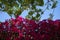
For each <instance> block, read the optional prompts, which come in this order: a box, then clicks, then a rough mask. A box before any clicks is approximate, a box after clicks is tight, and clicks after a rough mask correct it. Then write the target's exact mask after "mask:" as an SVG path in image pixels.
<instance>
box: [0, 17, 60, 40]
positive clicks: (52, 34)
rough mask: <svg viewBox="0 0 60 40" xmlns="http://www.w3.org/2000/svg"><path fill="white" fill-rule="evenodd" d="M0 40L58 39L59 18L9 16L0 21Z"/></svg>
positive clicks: (59, 36)
mask: <svg viewBox="0 0 60 40" xmlns="http://www.w3.org/2000/svg"><path fill="white" fill-rule="evenodd" d="M0 40H60V20H55V21H53V20H47V19H46V20H42V21H34V20H29V19H24V18H22V17H20V16H18V17H16V19H13V18H11V19H10V20H9V21H7V20H6V21H5V22H0Z"/></svg>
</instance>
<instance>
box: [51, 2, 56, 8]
mask: <svg viewBox="0 0 60 40" xmlns="http://www.w3.org/2000/svg"><path fill="white" fill-rule="evenodd" d="M56 5H57V1H55V2H54V3H53V5H52V9H53V8H56Z"/></svg>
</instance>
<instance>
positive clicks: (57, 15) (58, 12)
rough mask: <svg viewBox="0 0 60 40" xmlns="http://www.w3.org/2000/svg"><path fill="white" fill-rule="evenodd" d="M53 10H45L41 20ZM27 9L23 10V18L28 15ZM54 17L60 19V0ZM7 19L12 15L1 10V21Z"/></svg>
mask: <svg viewBox="0 0 60 40" xmlns="http://www.w3.org/2000/svg"><path fill="white" fill-rule="evenodd" d="M50 12H52V10H49V11H45V13H44V14H43V15H42V18H41V20H43V19H47V18H48V17H49V13H50ZM27 14H28V13H27V10H25V11H23V12H22V14H21V16H22V17H23V18H25V16H26V15H27ZM53 14H54V17H53V20H57V19H60V0H58V4H57V7H56V8H55V11H54V13H53ZM7 19H10V16H9V15H8V14H7V13H6V12H2V11H0V21H1V22H4V21H5V20H7Z"/></svg>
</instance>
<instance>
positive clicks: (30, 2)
mask: <svg viewBox="0 0 60 40" xmlns="http://www.w3.org/2000/svg"><path fill="white" fill-rule="evenodd" d="M46 1H47V2H45V0H0V10H2V11H6V12H7V13H8V14H9V15H10V16H12V14H14V15H15V17H16V16H18V15H21V13H22V12H23V11H24V10H30V11H29V12H28V15H27V16H26V18H28V19H32V20H40V18H41V15H42V14H44V12H45V10H49V8H50V9H54V8H56V4H57V0H46ZM36 6H39V7H44V6H46V9H45V10H43V9H41V8H39V9H37V8H36ZM35 14H36V15H35ZM33 15H35V16H33ZM50 16H52V13H51V14H50ZM52 17H53V16H52ZM52 17H50V18H52Z"/></svg>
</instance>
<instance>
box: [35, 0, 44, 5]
mask: <svg viewBox="0 0 60 40" xmlns="http://www.w3.org/2000/svg"><path fill="white" fill-rule="evenodd" d="M36 1H37V2H38V4H39V6H43V5H44V1H43V0H36Z"/></svg>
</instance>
